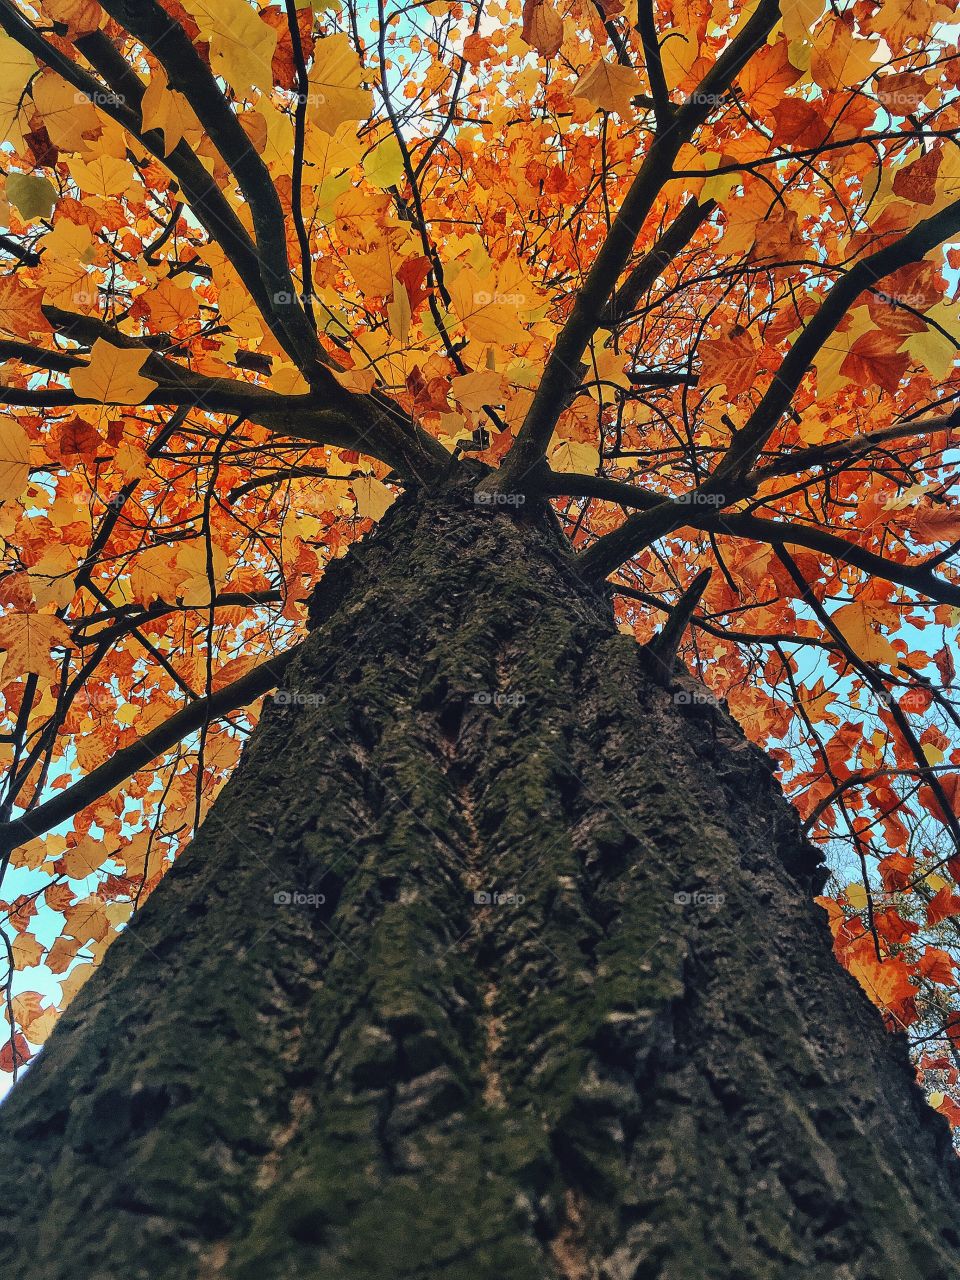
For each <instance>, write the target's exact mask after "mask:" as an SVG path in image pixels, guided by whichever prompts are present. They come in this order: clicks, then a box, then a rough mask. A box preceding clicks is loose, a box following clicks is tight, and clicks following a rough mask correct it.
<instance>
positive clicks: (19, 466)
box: [0, 416, 30, 502]
mask: <svg viewBox="0 0 960 1280" xmlns="http://www.w3.org/2000/svg"><path fill="white" fill-rule="evenodd" d="M29 461H30V439H29V437H28V435H27V433H26V431H25V429H24V428H23V427H22V426H21V425H20V423H19V422H18V421H17V420H16V418H9V417H6V416H4V417H0V502H9V501H10V499H11V498H19V497H20V495H21V494H22V493H23V491H24V489H25V488H26V485H27V477H28V475H29Z"/></svg>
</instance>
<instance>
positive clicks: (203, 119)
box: [103, 0, 321, 381]
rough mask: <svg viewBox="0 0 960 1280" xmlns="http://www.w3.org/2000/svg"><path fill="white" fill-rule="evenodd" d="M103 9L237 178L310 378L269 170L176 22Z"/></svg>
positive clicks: (116, 4) (267, 285)
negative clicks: (162, 74) (153, 63)
mask: <svg viewBox="0 0 960 1280" xmlns="http://www.w3.org/2000/svg"><path fill="white" fill-rule="evenodd" d="M103 8H104V9H105V10H106V12H107V13H109V14H110V16H111V17H112V18H114V19H115V20H116V21H117V22H119V23H120V25H121V26H122V27H124V28H125V30H127V31H129V33H130V34H131V35H132V36H134V37H135V38H136V39H137V40H139V41H140V42H141V43H142V44H143V45H144V46H145V47H146V48H148V49H149V50H150V52H151V53H152V54H153V55H154V57H156V58H157V60H158V61H159V62H160V63H162V65H163V68H164V70H165V71H166V73H167V80H168V83H169V85H170V88H171V89H173V90H175V91H176V92H178V93H182V94H183V96H184V97H185V98H186V99H187V101H188V102H189V103H190V106H191V107H192V108H193V110H194V111H195V112H196V115H197V119H198V120H199V121H200V123H201V124H202V125H203V127H204V129H205V130H206V131H207V133H208V134H209V135H210V137H211V139H212V141H213V143H214V145H215V146H216V148H217V150H218V151H219V152H220V154H221V155H222V156H223V158H224V160H225V161H226V163H227V165H228V166H229V168H230V170H231V172H232V173H233V174H234V176H235V177H236V179H237V182H238V184H239V186H240V190H241V192H242V193H243V196H244V198H245V200H246V201H247V204H248V205H249V207H250V216H251V218H252V219H253V225H254V231H255V235H256V241H257V247H258V249H259V254H258V262H259V268H260V274H261V277H262V280H263V287H264V290H265V291H266V294H267V296H268V298H269V299H270V303H271V306H272V308H273V310H274V313H275V314H276V315H277V316H278V317H279V318H280V322H281V324H282V326H283V329H284V331H285V332H286V334H287V336H288V339H289V342H290V344H291V345H292V347H293V350H294V353H295V356H296V358H297V363H298V365H299V366H300V368H301V369H302V370H303V372H304V374H305V376H307V377H308V378H309V379H310V380H311V381H313V379H314V378H315V377H316V376H317V373H318V370H317V363H318V361H319V360H320V359H321V348H320V346H319V344H318V342H317V339H316V335H315V334H314V332H313V330H312V329H311V327H310V324H309V321H308V320H307V316H306V313H305V311H304V309H303V305H302V303H301V301H300V298H299V294H298V291H297V289H296V286H295V284H294V281H293V275H292V274H291V271H290V263H289V261H288V259H287V248H286V244H287V236H286V225H285V221H284V216H283V206H282V205H281V203H280V197H279V196H278V195H277V190H276V188H275V186H274V185H273V180H272V178H271V177H270V173H269V170H268V169H267V167H266V165H265V164H264V163H263V161H262V160H261V158H260V156H259V155H258V154H257V152H256V150H255V148H254V147H252V146H251V145H250V139H249V138H248V137H247V135H246V134H245V133H244V131H243V129H242V128H241V126H240V121H239V120H238V119H237V117H236V115H235V114H234V112H233V111H232V110H231V108H230V106H229V104H228V102H227V100H226V98H225V97H224V96H223V94H222V93H221V92H220V88H219V86H218V84H217V82H216V80H215V78H214V76H213V73H212V72H211V71H210V69H209V68H208V67H207V66H206V65H205V63H204V62H203V60H202V59H201V58H200V55H199V54H198V53H197V51H196V49H195V48H194V46H193V44H192V43H191V41H190V40H189V39H188V38H187V35H186V33H185V32H184V30H183V28H182V27H181V26H180V24H179V23H178V22H175V21H173V22H172V21H171V20H170V15H169V14H168V13H167V12H166V11H165V10H164V9H162V8H161V7H160V5H159V4H157V3H155V0H105V2H104V5H103Z"/></svg>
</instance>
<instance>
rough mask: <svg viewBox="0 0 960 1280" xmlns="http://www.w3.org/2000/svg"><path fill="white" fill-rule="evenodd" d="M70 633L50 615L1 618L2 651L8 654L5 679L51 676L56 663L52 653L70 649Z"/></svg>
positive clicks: (20, 614)
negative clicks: (22, 676)
mask: <svg viewBox="0 0 960 1280" xmlns="http://www.w3.org/2000/svg"><path fill="white" fill-rule="evenodd" d="M70 646H71V641H70V632H69V631H68V629H67V628H66V626H64V624H63V623H62V622H61V621H60V619H59V618H55V617H53V616H52V615H51V614H49V613H8V614H6V616H5V617H3V618H0V649H3V650H5V651H6V654H7V660H6V662H5V664H4V675H5V676H7V677H10V676H20V675H26V674H27V673H28V672H31V671H32V672H33V673H34V674H35V675H50V674H51V671H52V669H53V662H52V659H51V657H50V650H51V649H53V648H61V649H69V648H70Z"/></svg>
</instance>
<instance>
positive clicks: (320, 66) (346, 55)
mask: <svg viewBox="0 0 960 1280" xmlns="http://www.w3.org/2000/svg"><path fill="white" fill-rule="evenodd" d="M362 83H363V68H362V67H361V65H360V59H359V58H358V57H357V55H356V53H355V52H354V49H353V47H352V46H351V44H350V38H349V36H347V35H345V34H344V33H343V32H339V33H338V34H336V35H332V36H326V37H324V39H322V40H318V41H317V43H316V45H315V46H314V50H313V66H312V67H311V68H310V75H309V84H310V89H309V96H308V98H307V109H308V112H309V113H310V119H311V120H312V121H313V123H314V124H315V125H317V127H318V128H320V129H323V130H324V132H325V133H331V134H332V133H334V132H336V129H337V127H338V126H339V125H341V124H343V123H344V121H346V120H365V119H366V118H367V116H369V115H370V113H371V111H372V110H373V94H372V93H371V92H370V90H369V89H364V88H362Z"/></svg>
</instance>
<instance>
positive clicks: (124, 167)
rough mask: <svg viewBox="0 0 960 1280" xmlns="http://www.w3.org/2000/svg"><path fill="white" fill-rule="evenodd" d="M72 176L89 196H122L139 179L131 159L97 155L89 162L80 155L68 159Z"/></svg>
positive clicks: (68, 166)
mask: <svg viewBox="0 0 960 1280" xmlns="http://www.w3.org/2000/svg"><path fill="white" fill-rule="evenodd" d="M67 168H68V169H69V170H70V177H71V178H73V180H74V182H75V183H76V184H77V186H78V187H79V188H80V190H81V191H82V192H83V193H84V195H88V196H121V195H123V194H124V192H126V191H129V190H130V188H131V187H132V186H133V185H134V183H135V182H136V181H137V171H136V170H135V169H134V167H133V165H132V164H131V163H130V161H129V160H121V159H119V158H118V157H117V156H106V155H96V156H94V157H93V159H92V160H90V162H89V164H88V163H87V161H85V160H81V159H80V158H79V156H71V157H70V159H69V160H68V161H67Z"/></svg>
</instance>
